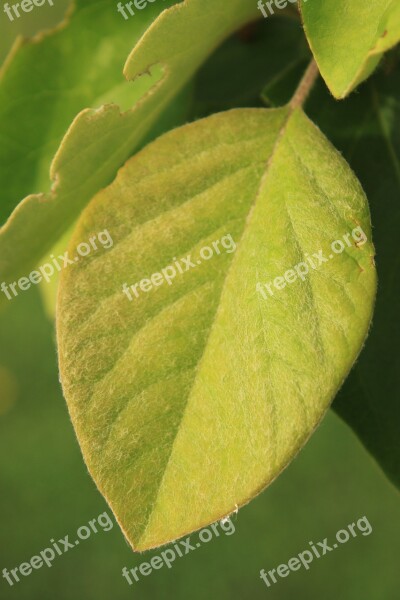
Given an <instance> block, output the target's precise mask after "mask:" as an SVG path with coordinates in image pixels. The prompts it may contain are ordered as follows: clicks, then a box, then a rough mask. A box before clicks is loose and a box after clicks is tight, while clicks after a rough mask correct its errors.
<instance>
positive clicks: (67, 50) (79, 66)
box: [0, 0, 258, 281]
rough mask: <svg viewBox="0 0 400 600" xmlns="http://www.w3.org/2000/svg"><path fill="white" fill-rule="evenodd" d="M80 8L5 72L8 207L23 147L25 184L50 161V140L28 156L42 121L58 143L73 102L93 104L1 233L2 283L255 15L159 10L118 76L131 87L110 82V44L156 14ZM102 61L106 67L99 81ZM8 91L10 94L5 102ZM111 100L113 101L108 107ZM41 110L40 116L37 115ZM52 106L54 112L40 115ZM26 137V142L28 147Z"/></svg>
mask: <svg viewBox="0 0 400 600" xmlns="http://www.w3.org/2000/svg"><path fill="white" fill-rule="evenodd" d="M154 6H156V5H154ZM160 6H165V5H160ZM78 7H80V10H78V11H77V13H76V18H75V19H72V20H71V24H70V26H69V27H67V28H65V29H62V30H60V31H58V32H57V33H56V34H55V35H53V36H50V37H45V38H44V39H43V40H42V41H41V42H36V43H33V44H31V45H29V46H27V47H22V48H21V49H20V51H19V53H18V55H16V56H15V57H14V59H13V60H12V61H11V62H9V64H8V68H7V69H6V70H5V72H4V74H3V82H2V89H1V92H0V93H1V95H0V109H1V107H2V106H3V107H6V108H3V110H6V111H7V110H10V108H11V114H10V113H7V121H6V122H4V123H3V124H2V126H1V127H2V135H3V136H4V137H5V138H6V139H8V140H10V141H9V144H8V145H6V147H5V150H6V151H7V154H6V155H5V156H4V157H2V158H4V160H5V161H6V162H5V170H4V173H5V182H4V186H5V187H4V189H5V190H7V189H9V188H8V186H9V185H11V189H12V193H11V194H10V196H9V199H8V200H7V202H6V209H5V210H6V212H7V211H9V209H10V208H12V206H13V204H14V203H15V194H17V193H18V192H17V190H18V189H19V185H20V184H19V183H18V180H19V179H20V175H18V177H17V176H16V172H18V171H17V170H16V164H17V163H18V160H21V159H22V156H23V157H24V160H26V155H27V153H28V155H29V153H30V152H33V155H34V157H35V158H34V160H35V161H36V167H35V169H31V168H28V169H27V167H26V164H25V163H24V166H23V169H22V167H21V172H25V170H26V169H27V172H28V180H25V178H24V177H21V179H22V183H21V185H22V184H23V185H24V186H26V188H27V189H28V187H30V186H32V185H33V186H34V187H35V188H36V189H35V191H40V185H41V182H42V181H43V174H44V173H45V172H46V171H47V168H48V159H49V157H50V156H51V155H52V154H53V152H54V150H55V144H50V145H49V150H48V154H47V153H46V152H47V148H46V151H45V152H44V157H43V154H42V152H41V153H40V156H39V157H38V156H36V155H35V148H36V141H35V136H37V135H42V134H41V133H40V132H41V131H42V127H41V124H42V125H43V127H44V129H45V130H46V136H45V137H44V139H42V140H41V144H43V145H45V144H47V142H48V140H52V139H53V138H54V139H55V140H56V143H58V140H59V137H60V134H61V133H62V132H63V130H64V125H65V121H69V119H70V118H72V116H73V115H74V114H75V112H76V109H77V107H78V105H81V104H82V103H84V102H85V101H86V100H87V101H88V102H90V103H93V104H94V105H97V106H99V108H96V109H95V108H93V109H85V110H82V111H81V112H80V113H79V114H78V115H77V116H76V117H75V119H74V121H73V123H72V125H71V126H70V127H69V129H68V131H67V133H66V135H65V136H64V138H63V139H62V142H61V145H60V147H59V149H58V151H57V153H56V155H55V158H54V160H53V161H52V163H51V170H50V177H51V180H52V188H51V190H50V191H49V192H47V193H46V192H43V193H37V194H34V195H30V196H28V197H27V198H25V200H24V201H23V202H21V203H20V204H19V205H18V206H17V208H16V209H15V210H14V212H13V213H12V215H11V217H10V218H9V219H8V221H7V222H6V224H5V225H4V226H3V227H2V229H1V230H0V278H1V279H4V280H5V281H10V280H12V279H13V278H16V277H17V276H18V275H19V274H25V273H26V271H27V270H28V269H29V268H30V267H31V266H34V264H35V263H36V262H38V261H39V260H40V259H41V257H42V256H43V254H44V253H45V252H46V250H48V249H50V248H51V247H52V245H53V244H54V243H55V242H56V241H57V239H58V238H59V237H60V236H61V235H62V233H63V232H65V231H66V230H67V229H68V227H69V226H71V225H72V223H73V222H74V220H75V219H76V218H77V216H78V215H79V213H80V212H81V210H82V208H83V207H84V206H85V205H86V204H87V202H88V201H89V200H90V198H91V197H92V196H93V195H94V194H95V193H96V192H97V191H98V190H99V189H101V188H102V187H104V186H105V185H107V184H108V183H109V182H110V181H112V179H113V177H114V176H115V174H116V172H117V170H118V168H119V167H120V166H121V165H122V164H123V163H124V162H125V160H126V159H127V158H128V157H129V156H130V155H131V154H132V152H133V151H134V150H135V149H137V147H138V145H139V144H140V143H141V142H142V141H143V139H144V137H145V136H146V135H147V134H148V131H149V129H150V127H151V126H152V125H153V124H154V123H155V122H156V120H157V118H158V117H159V116H160V115H161V113H162V111H163V110H164V109H165V107H166V106H167V105H168V103H169V102H170V101H171V100H172V99H173V98H174V97H175V96H176V94H177V93H178V92H179V90H181V89H182V88H183V86H184V85H185V83H187V81H188V80H189V79H190V77H191V76H192V74H193V73H194V71H195V70H196V69H197V67H198V66H199V65H200V64H201V63H202V62H203V61H204V60H205V58H206V57H207V56H208V54H210V52H211V51H212V50H213V49H214V48H215V46H217V45H218V44H219V42H220V41H222V40H223V39H224V38H225V37H226V36H227V35H228V34H229V33H231V32H232V31H234V30H235V29H236V28H237V27H239V26H240V25H241V24H243V23H246V22H247V21H249V20H251V19H252V18H255V17H256V16H257V12H258V11H257V7H256V6H254V5H253V4H252V3H250V4H248V3H247V4H245V5H243V2H242V0H233V1H232V2H230V4H229V9H227V10H224V11H221V5H220V4H218V3H216V2H215V0H212V1H211V0H206V1H205V0H201V1H200V0H186V1H185V2H184V3H183V4H179V5H176V6H174V7H172V8H171V9H170V10H168V11H164V12H163V14H162V15H161V16H160V18H159V19H158V20H156V21H155V22H154V23H153V25H152V27H150V28H149V29H148V30H147V32H146V34H145V36H144V37H143V38H142V39H141V41H140V43H139V44H138V45H137V46H136V48H135V50H134V51H133V53H132V54H131V55H130V57H129V59H128V60H127V62H126V65H125V71H124V72H125V76H126V77H127V79H129V80H133V79H135V82H134V84H133V85H132V84H125V85H124V86H122V81H123V80H122V78H121V81H120V80H119V78H118V81H120V83H119V84H116V83H115V79H116V76H115V66H116V65H115V51H114V46H116V47H118V48H119V49H120V46H122V47H123V49H124V50H125V49H126V44H127V37H126V36H128V38H129V40H130V44H132V42H134V41H135V38H137V37H138V36H139V35H140V33H141V32H142V31H143V30H144V28H145V26H146V25H148V24H149V22H150V20H151V16H152V15H154V11H153V12H152V11H151V10H150V7H148V8H147V9H146V11H143V12H142V13H141V14H143V15H144V16H143V19H142V18H141V17H140V16H139V15H136V16H135V18H134V19H132V20H129V21H126V23H125V24H124V21H123V19H122V17H121V16H120V15H119V14H118V13H117V12H116V10H115V5H114V4H112V5H111V6H110V3H109V2H98V0H91V1H90V2H87V1H86V0H85V2H83V0H82V1H81V2H78ZM154 10H156V9H154ZM189 23H190V26H189ZM123 26H125V27H126V28H127V33H126V36H125V35H124V36H121V28H122V27H123ZM131 27H133V29H131ZM110 29H111V31H112V35H111V36H108V37H107V36H106V37H104V32H105V31H106V32H108V31H109V30H110ZM198 30H201V31H203V35H202V36H201V37H200V38H199V40H198V43H196V44H195V45H194V44H193V31H198ZM93 37H94V43H93V41H92V38H93ZM120 38H121V40H120ZM171 40H173V42H172V41H171ZM77 47H79V48H80V51H79V53H76V48H77ZM118 56H119V54H118ZM49 57H50V58H49ZM94 58H96V60H95V61H94V62H93V59H94ZM49 60H50V61H51V62H50V67H49V64H48V61H49ZM103 68H109V69H110V71H109V75H108V77H106V80H105V81H103ZM77 71H79V72H80V74H81V75H80V77H78V83H77V84H76V85H77V90H76V93H77V94H78V96H79V98H78V101H77V102H75V101H74V99H73V100H72V101H71V103H70V104H68V111H67V112H68V115H67V116H65V111H64V109H63V108H61V109H60V98H62V101H63V102H64V98H65V92H66V91H68V90H69V89H70V87H71V84H70V79H72V82H76V79H77V78H76V72H77ZM36 72H38V75H37V76H36V75H32V76H33V77H34V82H35V83H34V90H33V93H30V94H29V95H28V97H27V98H28V99H27V100H25V94H26V92H25V89H26V81H27V80H28V81H29V80H30V79H29V78H28V79H26V78H24V75H25V76H27V75H29V74H33V73H36ZM49 72H50V73H51V72H53V73H54V76H53V82H54V78H55V85H56V86H57V89H58V93H57V101H56V102H54V101H53V100H51V101H50V103H48V101H47V98H48V97H49V96H52V86H51V85H50V86H49V85H48V84H47V83H46V77H47V75H48V74H49ZM149 72H151V74H152V75H151V77H150V78H148V77H144V78H143V77H142V78H140V79H138V80H137V77H138V76H139V75H141V74H146V73H147V74H148V73H149ZM109 78H111V81H112V85H111V82H110V80H109ZM53 82H52V84H53ZM44 83H45V85H44V87H43V84H44ZM43 90H45V91H43ZM88 90H89V91H88ZM94 92H95V93H96V94H97V96H95V98H96V100H94V98H93V93H94ZM60 94H62V95H60ZM70 94H71V92H70ZM88 94H89V96H90V97H89V98H88ZM67 96H68V94H67ZM71 96H73V94H71ZM32 97H35V98H36V100H35V105H34V106H33V107H32V106H30V107H29V108H28V107H27V104H28V102H29V103H30V102H31V101H32ZM10 98H13V99H15V98H17V100H13V102H14V104H13V105H11V107H10ZM139 99H140V101H138V100H139ZM111 100H112V101H113V102H115V103H112V104H108V102H110V101H111ZM135 101H136V104H135V105H134V106H133V108H131V109H129V110H126V112H123V113H121V106H122V108H123V109H126V108H127V107H128V106H131V105H132V104H134V103H135ZM103 102H107V104H103ZM93 104H92V106H93ZM17 107H18V110H17ZM25 110H27V111H28V113H29V114H34V118H33V121H27V122H25V127H22V128H20V127H19V121H20V119H24V115H25ZM60 110H61V114H62V115H63V116H62V118H61V120H60V118H59V112H60ZM32 111H33V113H32ZM39 113H40V114H41V115H42V116H39V117H38V114H39ZM51 113H53V114H52V118H51V119H48V120H47V116H48V114H51ZM12 116H13V117H14V118H11V117H12ZM27 123H29V128H28V127H27ZM38 132H39V133H38ZM25 136H28V138H29V139H30V140H31V143H30V145H29V144H28V147H27V144H26V140H25ZM39 146H40V144H39ZM31 166H32V165H31ZM32 174H33V175H32ZM40 174H41V176H40ZM32 177H34V181H32V180H31V178H32ZM8 182H11V183H8ZM37 186H38V187H37ZM47 187H48V186H46V188H47ZM2 189H3V184H2ZM25 191H26V190H25ZM2 205H3V206H4V203H3V204H2Z"/></svg>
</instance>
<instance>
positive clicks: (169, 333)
mask: <svg viewBox="0 0 400 600" xmlns="http://www.w3.org/2000/svg"><path fill="white" fill-rule="evenodd" d="M106 227H107V228H108V230H109V232H110V234H111V235H112V237H113V240H114V246H113V248H112V249H110V250H108V251H104V253H102V254H101V255H96V257H94V256H93V257H88V260H87V261H81V262H79V263H76V265H74V266H72V267H71V268H70V269H67V270H65V271H63V273H62V278H61V284H60V290H59V305H58V310H57V335H58V346H59V360H60V369H61V377H62V382H63V388H64V392H65V396H66V398H67V402H68V406H69V410H70V414H71V417H72V421H73V424H74V427H75V430H76V433H77V436H78V439H79V442H80V445H81V448H82V452H83V455H84V458H85V461H86V463H87V465H88V468H89V470H90V472H91V474H92V476H93V477H94V479H95V481H96V484H97V486H98V487H99V489H100V491H101V492H102V493H103V494H104V496H105V497H106V499H107V500H108V502H109V504H110V506H111V508H112V510H113V511H114V512H115V514H116V516H117V519H118V521H119V523H120V524H121V526H122V528H123V530H124V532H125V534H126V536H127V538H128V540H129V541H130V543H131V544H132V546H133V547H134V548H135V549H139V550H143V549H146V548H149V547H153V546H158V545H160V544H163V543H166V542H168V541H169V540H173V539H175V538H177V537H179V536H182V535H184V534H185V533H187V532H190V531H192V530H194V529H197V528H199V527H201V526H204V525H206V524H208V523H210V522H212V521H215V520H216V519H218V518H221V517H223V516H224V515H226V514H228V513H230V512H232V511H233V510H235V508H236V507H237V506H241V505H243V504H245V503H246V502H248V501H249V500H250V499H251V498H252V497H253V496H255V495H256V494H257V493H258V492H259V491H260V490H262V489H263V488H264V487H265V486H267V485H268V484H269V483H270V482H271V481H273V479H274V478H275V477H276V476H277V475H278V474H279V473H280V472H281V471H282V469H284V468H285V467H286V465H287V464H288V463H289V462H290V461H291V459H292V458H293V457H294V456H295V455H296V453H297V452H298V451H299V449H300V448H301V447H302V446H303V445H304V443H305V442H306V441H307V439H308V437H309V436H310V435H311V433H312V432H313V431H314V429H315V428H316V426H317V425H318V423H319V422H320V420H321V418H322V417H323V415H324V413H325V411H326V410H327V408H328V406H329V404H330V402H331V400H332V398H333V397H334V395H335V394H336V392H337V390H338V388H339V387H340V386H341V384H342V382H343V380H344V378H345V377H346V375H347V373H348V371H349V369H350V367H351V365H352V364H353V362H354V360H355V358H356V356H357V355H358V353H359V351H360V348H361V346H362V344H363V342H364V339H365V336H366V334H367V330H368V326H369V323H370V319H371V312H372V307H373V302H374V296H375V283H376V282H375V268H374V263H373V253H374V251H373V246H372V243H371V226H370V217H369V211H368V206H367V201H366V198H365V195H364V193H363V191H362V189H361V186H360V185H359V183H358V181H357V179H356V178H355V176H354V175H353V173H352V172H351V170H350V169H349V167H348V165H347V163H346V162H345V161H344V160H343V159H342V157H341V156H340V155H339V154H338V153H337V152H336V151H335V150H334V148H333V147H332V146H331V145H330V144H329V142H328V141H327V140H326V138H325V137H324V136H323V135H322V134H321V133H320V131H319V130H318V129H317V128H316V127H315V126H314V125H313V124H312V123H311V122H310V121H309V120H308V119H307V117H306V116H305V115H304V113H303V112H302V111H301V110H299V109H297V110H295V111H294V112H290V111H289V109H287V108H283V109H278V110H265V109H243V110H241V109H239V110H232V111H229V112H226V113H221V114H218V115H214V116H212V117H209V118H207V119H204V120H202V121H198V122H195V123H194V124H191V125H187V126H185V127H182V128H179V129H177V130H175V131H173V132H170V133H168V134H166V135H164V136H163V137H161V138H159V139H158V140H157V141H155V142H154V143H152V144H150V145H149V146H147V147H146V148H145V149H144V150H142V151H141V152H140V153H139V154H138V155H136V156H135V157H134V158H132V159H131V160H129V161H128V162H127V164H126V165H125V167H124V168H123V169H122V170H121V171H120V172H119V174H118V176H117V178H116V180H115V182H114V183H113V184H112V185H111V186H110V187H109V188H107V189H106V190H104V191H103V192H101V193H99V194H98V195H97V196H96V197H95V198H94V199H93V201H92V202H91V203H90V205H89V206H88V207H87V209H86V210H85V211H84V213H83V214H82V217H81V219H80V220H79V223H78V226H77V229H76V231H75V233H74V236H73V239H72V241H71V248H74V247H76V244H77V243H79V242H80V241H81V240H82V239H86V238H87V235H88V234H89V233H90V232H97V231H101V230H102V229H104V228H106ZM357 227H362V230H363V231H364V232H365V235H366V236H367V238H368V241H367V242H366V243H363V244H359V243H357V242H355V241H354V240H352V241H351V242H350V245H346V248H345V250H344V251H343V252H342V253H340V254H337V255H335V256H334V257H333V258H332V259H329V258H327V259H326V261H325V262H324V264H323V265H321V266H320V268H316V269H315V270H313V269H310V273H309V274H308V276H304V280H302V279H299V278H297V279H296V281H295V282H293V283H291V284H290V285H289V284H287V285H286V287H285V288H284V289H281V290H280V291H278V290H277V289H275V293H274V294H273V295H272V296H267V298H266V299H264V298H263V296H262V295H261V293H260V292H259V291H257V283H264V282H273V281H275V278H276V277H282V276H283V275H284V274H285V273H286V271H287V270H288V269H291V268H292V267H294V265H297V264H298V263H300V262H302V261H304V260H307V256H309V257H311V256H312V255H313V254H315V253H318V252H319V251H320V250H322V251H323V254H324V257H327V256H328V257H329V252H331V250H330V244H331V242H333V241H335V240H338V239H342V236H344V235H346V234H350V232H352V231H354V229H355V228H357ZM218 240H219V246H218V244H217V246H215V245H214V246H213V242H214V244H215V243H216V242H217V241H218ZM364 241H365V238H364ZM204 247H209V248H213V247H214V248H215V247H218V248H219V250H220V253H219V254H218V253H217V251H215V252H214V256H213V257H212V258H211V259H210V260H207V261H205V260H204V251H203V250H202V249H203V248H204ZM235 248H236V249H235ZM188 255H190V261H191V262H192V263H193V266H192V267H191V268H190V269H189V270H185V269H186V267H185V266H183V269H182V270H183V271H184V272H182V273H179V270H178V267H175V270H176V272H177V274H176V277H174V279H173V280H171V285H168V284H167V282H166V281H165V279H164V280H163V283H161V284H160V283H159V277H156V278H155V279H154V281H155V280H157V281H158V285H157V286H156V285H152V286H151V287H152V289H151V290H149V291H147V292H145V291H143V290H142V289H139V292H138V287H137V286H136V288H135V289H136V291H137V296H138V297H135V292H133V290H132V288H130V289H131V292H129V293H130V294H131V298H132V300H131V301H130V300H129V299H128V294H126V295H125V293H124V292H123V287H122V286H123V284H128V285H131V284H135V283H136V282H140V281H142V280H143V279H149V278H150V277H151V275H152V274H154V273H161V272H162V269H163V268H165V267H166V266H167V265H176V261H181V260H182V259H185V260H186V259H187V257H188ZM207 255H208V256H209V251H208V252H207ZM315 260H316V259H315ZM198 261H200V263H201V264H199V263H198ZM184 262H185V261H183V260H182V262H180V263H179V264H180V265H184ZM185 264H186V265H187V264H188V263H187V262H186V263H185ZM169 273H171V271H169ZM279 281H280V280H279ZM292 281H293V280H292ZM150 283H151V282H150ZM141 285H143V288H145V289H148V285H149V282H147V283H146V282H142V284H141ZM280 285H281V284H280ZM128 291H129V290H128Z"/></svg>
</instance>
